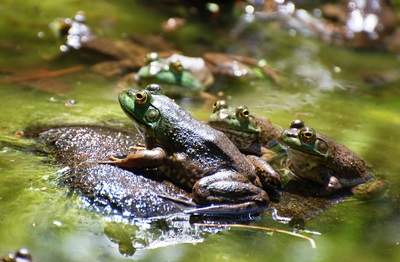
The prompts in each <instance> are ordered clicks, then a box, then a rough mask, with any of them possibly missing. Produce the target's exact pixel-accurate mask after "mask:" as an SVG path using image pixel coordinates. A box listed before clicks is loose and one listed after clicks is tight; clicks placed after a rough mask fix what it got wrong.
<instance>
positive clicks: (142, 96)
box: [135, 91, 147, 104]
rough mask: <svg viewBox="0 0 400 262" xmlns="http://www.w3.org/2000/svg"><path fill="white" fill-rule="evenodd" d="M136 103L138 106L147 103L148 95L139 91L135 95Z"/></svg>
mask: <svg viewBox="0 0 400 262" xmlns="http://www.w3.org/2000/svg"><path fill="white" fill-rule="evenodd" d="M135 101H136V102H137V103H138V104H144V103H146V101H147V94H146V93H144V92H142V91H137V92H136V95H135Z"/></svg>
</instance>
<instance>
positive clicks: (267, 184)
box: [247, 155, 283, 189]
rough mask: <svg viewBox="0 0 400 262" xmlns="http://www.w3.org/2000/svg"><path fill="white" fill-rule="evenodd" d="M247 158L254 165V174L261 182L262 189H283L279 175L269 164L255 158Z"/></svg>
mask: <svg viewBox="0 0 400 262" xmlns="http://www.w3.org/2000/svg"><path fill="white" fill-rule="evenodd" d="M247 158H248V159H249V160H250V162H251V163H252V164H253V165H254V167H255V173H256V175H257V177H258V178H259V179H260V180H261V183H262V187H263V188H265V189H276V188H277V189H280V188H282V187H283V186H282V181H281V176H280V174H279V173H278V172H276V171H275V170H274V169H273V168H272V166H271V165H270V164H268V163H267V162H265V161H263V160H262V159H261V158H259V157H257V156H253V155H248V156H247Z"/></svg>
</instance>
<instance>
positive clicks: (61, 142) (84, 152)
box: [26, 126, 350, 223]
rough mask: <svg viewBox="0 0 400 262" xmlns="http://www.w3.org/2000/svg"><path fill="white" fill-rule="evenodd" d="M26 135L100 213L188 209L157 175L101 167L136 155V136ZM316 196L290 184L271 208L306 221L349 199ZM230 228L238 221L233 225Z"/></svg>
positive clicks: (74, 131) (38, 131) (70, 129)
mask: <svg viewBox="0 0 400 262" xmlns="http://www.w3.org/2000/svg"><path fill="white" fill-rule="evenodd" d="M26 134H27V136H28V137H34V138H36V139H38V140H39V141H41V142H42V143H44V144H45V145H46V146H47V147H48V148H49V149H50V150H49V151H50V152H51V153H50V154H51V155H52V156H53V157H54V161H55V162H56V163H57V164H59V165H61V166H62V167H67V170H66V171H65V172H64V173H63V175H62V177H61V178H60V181H61V183H62V184H63V185H65V186H67V187H68V188H70V189H71V191H73V192H76V193H78V194H81V195H82V196H84V197H85V199H87V201H88V202H89V203H90V204H91V206H92V207H94V208H95V209H97V210H99V211H102V212H105V213H109V214H123V215H124V216H127V217H131V218H137V217H141V218H144V217H156V216H166V215H171V214H177V213H182V211H183V209H185V207H184V206H182V205H180V204H177V203H174V202H172V201H170V200H167V199H164V198H162V197H160V195H168V196H171V197H175V198H176V197H179V196H185V197H187V198H190V197H191V195H190V194H189V193H188V192H186V191H184V190H183V189H180V188H179V187H177V186H175V185H174V184H173V183H171V182H170V181H168V180H167V179H166V178H165V177H164V176H163V175H162V174H160V173H159V172H158V171H157V170H154V169H153V170H146V171H145V172H133V171H128V170H124V169H121V168H119V167H116V166H112V165H104V164H98V162H99V161H100V160H105V159H107V158H108V157H109V156H124V155H126V154H128V153H129V152H132V151H133V150H136V149H135V146H136V145H137V144H138V143H140V142H141V141H142V140H141V137H140V136H139V135H138V134H137V133H136V132H131V131H126V130H125V129H122V128H111V127H102V126H64V127H41V128H31V129H28V130H26ZM316 192H318V188H317V187H315V185H313V184H310V182H309V181H304V180H302V179H296V178H291V179H290V180H289V182H288V183H286V186H285V188H284V190H283V191H282V192H278V193H277V194H276V195H275V196H271V199H272V200H273V201H272V202H271V204H270V207H271V209H275V210H276V212H277V215H278V216H282V217H293V218H296V219H301V220H304V221H308V220H310V219H312V218H314V217H316V216H318V215H319V214H320V213H321V212H323V211H324V210H326V209H327V208H329V207H331V206H332V205H334V204H335V203H338V202H340V201H341V200H342V199H344V198H346V197H348V196H349V195H350V194H349V193H348V192H338V194H334V195H330V196H318V195H317V194H316ZM186 219H188V218H186ZM204 219H206V221H209V219H210V218H202V217H201V216H200V218H199V217H197V218H196V221H202V220H204ZM213 219H217V217H215V216H214V218H213ZM218 219H220V218H218ZM254 219H259V217H257V218H254ZM254 219H247V221H243V218H240V217H238V218H237V221H238V222H240V223H244V222H246V223H247V222H249V220H254ZM278 220H279V219H278ZM219 222H224V220H223V219H222V220H219ZM228 222H229V223H234V222H235V221H232V219H230V220H229V221H228ZM228 222H226V223H228Z"/></svg>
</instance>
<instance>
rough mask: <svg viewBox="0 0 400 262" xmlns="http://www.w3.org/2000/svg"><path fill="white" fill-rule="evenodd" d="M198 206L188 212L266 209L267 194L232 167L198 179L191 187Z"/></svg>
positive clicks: (237, 211) (246, 211)
mask: <svg viewBox="0 0 400 262" xmlns="http://www.w3.org/2000/svg"><path fill="white" fill-rule="evenodd" d="M192 195H193V200H194V202H195V203H196V204H198V205H203V206H204V207H197V208H194V209H190V210H187V211H186V213H214V214H224V213H248V212H256V211H260V210H261V209H264V208H266V207H267V205H268V201H269V197H268V194H267V193H266V192H265V191H264V190H262V189H261V188H259V187H257V186H255V185H253V184H252V183H250V181H249V179H248V178H247V177H246V176H243V175H241V174H239V173H238V172H236V171H233V170H223V171H219V172H217V173H215V174H213V175H211V176H206V177H203V178H202V179H200V180H199V181H197V182H196V184H195V185H194V186H193V190H192Z"/></svg>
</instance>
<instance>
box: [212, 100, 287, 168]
mask: <svg viewBox="0 0 400 262" xmlns="http://www.w3.org/2000/svg"><path fill="white" fill-rule="evenodd" d="M208 123H209V125H210V126H212V127H213V128H215V129H217V130H220V131H222V132H224V133H225V134H226V135H227V136H228V137H229V139H230V140H231V141H232V142H233V143H234V144H235V145H236V146H237V147H238V148H239V149H240V151H242V152H243V153H245V154H254V155H257V156H262V157H263V159H264V160H266V161H270V160H271V159H272V158H274V157H276V156H277V154H279V153H281V152H283V150H282V148H281V147H280V145H279V144H278V142H277V137H278V136H279V134H280V132H281V129H280V128H279V127H278V126H276V125H274V124H272V123H271V121H270V120H269V119H268V118H266V117H262V116H256V115H252V114H250V111H249V109H248V108H247V107H246V106H243V105H240V106H238V107H237V108H233V107H230V106H229V105H228V104H227V103H226V101H225V100H219V101H217V102H215V103H214V106H213V112H212V114H211V115H210V116H209V118H208Z"/></svg>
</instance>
